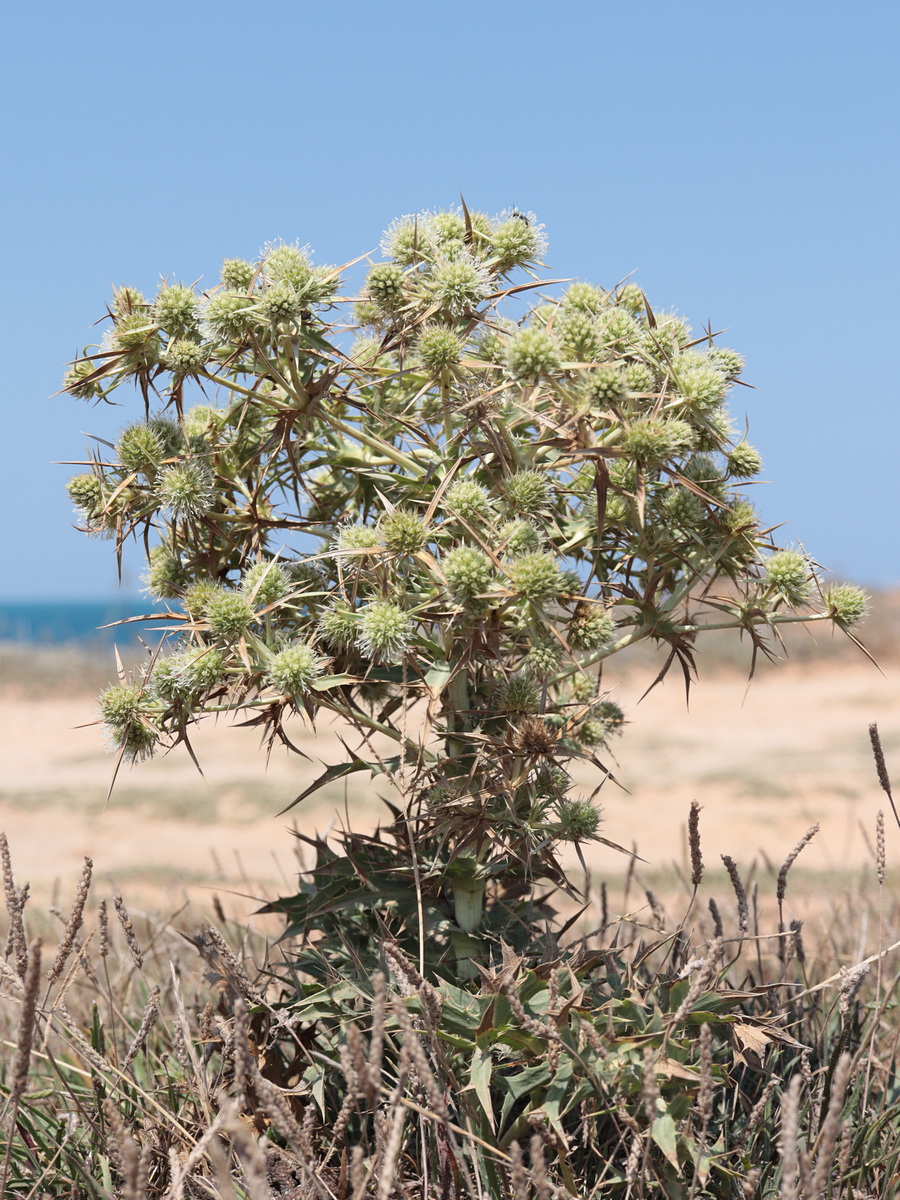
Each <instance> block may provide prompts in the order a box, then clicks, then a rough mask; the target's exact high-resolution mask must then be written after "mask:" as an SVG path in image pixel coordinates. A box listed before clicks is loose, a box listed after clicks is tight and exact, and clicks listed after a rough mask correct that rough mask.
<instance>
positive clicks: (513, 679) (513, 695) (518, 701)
mask: <svg viewBox="0 0 900 1200" xmlns="http://www.w3.org/2000/svg"><path fill="white" fill-rule="evenodd" d="M540 696H541V691H540V688H539V686H538V684H537V682H536V681H535V679H534V678H533V677H532V676H531V675H529V674H527V673H523V674H519V675H511V676H510V677H509V679H507V680H505V682H504V684H503V689H502V704H503V707H504V708H505V709H506V710H507V711H508V712H514V713H530V712H535V711H536V710H537V707H538V703H539V701H540Z"/></svg>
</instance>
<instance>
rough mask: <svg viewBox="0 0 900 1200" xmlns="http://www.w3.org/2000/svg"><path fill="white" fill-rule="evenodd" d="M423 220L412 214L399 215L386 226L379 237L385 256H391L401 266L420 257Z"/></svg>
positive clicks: (422, 241) (409, 264)
mask: <svg viewBox="0 0 900 1200" xmlns="http://www.w3.org/2000/svg"><path fill="white" fill-rule="evenodd" d="M425 223H426V222H425V221H423V220H421V219H420V218H419V217H417V216H415V215H412V216H406V217H400V219H399V220H397V221H394V222H393V223H392V224H391V225H389V226H388V228H387V230H386V232H385V235H384V237H383V238H382V239H381V249H382V250H383V251H384V255H385V257H386V258H393V259H394V260H395V261H396V262H398V263H400V264H401V266H404V267H408V266H411V265H412V264H413V263H414V262H417V261H419V260H420V259H421V258H422V249H423V244H424V240H425V238H424V228H425Z"/></svg>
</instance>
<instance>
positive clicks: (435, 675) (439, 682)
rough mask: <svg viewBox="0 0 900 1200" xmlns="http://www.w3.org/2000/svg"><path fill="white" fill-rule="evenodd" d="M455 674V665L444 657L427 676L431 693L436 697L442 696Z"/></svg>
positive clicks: (426, 679) (426, 680)
mask: <svg viewBox="0 0 900 1200" xmlns="http://www.w3.org/2000/svg"><path fill="white" fill-rule="evenodd" d="M452 675H453V667H452V666H451V665H450V663H448V662H445V661H444V660H443V659H441V660H439V661H438V662H436V663H435V664H434V666H433V667H432V668H431V670H430V671H429V672H428V673H427V674H426V676H425V682H426V684H427V685H428V687H429V688H430V689H431V694H432V695H433V696H434V697H435V698H436V697H438V696H440V694H441V693H442V692H443V690H444V688H445V687H446V686H447V684H448V683H449V682H450V678H451V676H452Z"/></svg>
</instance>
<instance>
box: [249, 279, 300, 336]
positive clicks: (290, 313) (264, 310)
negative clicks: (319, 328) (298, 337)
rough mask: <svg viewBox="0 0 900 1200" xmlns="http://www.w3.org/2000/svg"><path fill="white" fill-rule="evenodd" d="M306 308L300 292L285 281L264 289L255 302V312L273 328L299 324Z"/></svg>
mask: <svg viewBox="0 0 900 1200" xmlns="http://www.w3.org/2000/svg"><path fill="white" fill-rule="evenodd" d="M306 306H307V300H306V297H305V296H304V295H303V293H302V291H300V290H298V289H297V288H296V287H295V285H294V284H293V283H290V282H289V281H288V280H286V279H284V280H280V281H279V282H278V283H273V284H272V285H271V287H267V288H265V289H264V290H263V291H262V292H260V294H259V298H258V300H257V301H256V308H257V311H258V312H259V313H260V314H261V315H262V317H263V319H264V320H266V321H268V323H269V324H270V325H273V326H274V325H296V324H299V322H300V321H301V319H302V316H303V313H304V312H305V311H306Z"/></svg>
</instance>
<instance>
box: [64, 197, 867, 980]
mask: <svg viewBox="0 0 900 1200" xmlns="http://www.w3.org/2000/svg"><path fill="white" fill-rule="evenodd" d="M545 247H546V240H545V237H544V232H543V229H542V227H541V226H540V225H539V224H538V222H537V220H536V219H535V218H534V217H533V215H531V214H521V213H517V212H513V213H506V214H502V215H500V216H499V217H493V218H492V217H488V216H486V215H485V214H482V213H477V212H469V211H468V210H467V209H466V208H465V207H462V208H461V209H459V210H457V209H451V210H447V211H442V212H435V213H420V214H418V215H414V216H409V217H404V218H402V219H401V220H400V221H398V222H396V223H395V224H394V225H393V226H392V227H391V228H390V229H389V230H388V231H387V233H386V234H385V237H384V240H383V242H382V249H383V261H378V262H373V263H372V265H371V266H370V268H369V270H368V273H367V275H366V278H365V284H364V286H363V290H362V293H361V294H360V295H356V296H353V297H349V296H344V295H342V294H341V288H342V282H341V281H342V278H343V277H344V275H345V272H346V271H347V270H348V269H349V264H348V266H347V267H340V268H338V267H329V266H319V265H316V264H315V263H314V261H313V258H312V255H311V252H310V251H309V250H308V249H306V248H301V247H299V246H297V245H287V244H280V243H279V244H273V245H270V246H268V247H266V248H265V250H264V251H263V252H262V253H261V255H260V256H259V258H258V259H256V260H254V261H252V262H251V261H245V260H241V259H235V258H229V259H225V261H224V263H223V265H222V269H221V282H220V283H218V284H216V285H214V286H211V287H209V288H208V289H207V290H206V291H202V292H201V291H197V290H196V289H194V288H189V287H185V286H183V285H181V284H178V285H166V286H164V287H162V288H161V290H160V292H159V293H158V295H157V296H156V297H152V298H145V297H144V296H143V295H141V294H140V293H139V292H137V291H136V290H135V289H133V288H121V289H118V290H117V291H116V292H115V294H114V296H113V300H112V303H111V305H110V308H109V315H110V324H109V326H108V329H107V331H106V333H105V335H104V338H103V341H102V343H101V345H100V346H99V347H96V348H92V349H89V350H88V351H86V352H85V355H84V356H83V357H82V358H80V359H78V360H77V361H76V362H75V363H73V364H72V366H71V368H70V370H69V372H68V373H67V375H66V378H65V382H64V386H65V389H66V390H67V391H68V392H69V393H71V394H72V395H73V396H74V397H76V398H78V399H83V400H90V401H94V402H99V401H111V400H112V399H113V396H116V397H117V398H118V396H119V393H120V389H122V388H123V387H124V386H131V385H133V386H134V387H135V388H136V389H137V392H138V393H139V395H140V397H141V400H142V402H143V419H142V420H136V421H133V422H132V423H131V424H130V425H128V426H127V427H126V428H125V429H123V431H122V433H121V436H120V437H119V439H118V442H117V443H116V445H115V447H114V448H111V449H110V450H109V451H107V449H106V448H105V447H104V449H103V451H102V453H101V452H100V451H98V452H97V454H95V455H92V456H91V459H90V461H89V462H88V463H87V464H83V467H86V469H84V470H83V471H82V473H81V474H79V475H77V476H76V477H75V479H73V480H72V481H71V483H70V484H69V492H70V495H71V497H72V500H73V503H74V504H75V506H76V509H77V511H78V513H79V516H80V519H81V523H82V526H83V528H84V529H85V530H86V531H87V532H89V533H93V534H102V535H105V536H108V537H110V538H112V539H114V540H115V542H116V546H117V549H118V548H120V547H121V545H122V543H124V542H125V541H126V540H127V539H129V538H134V539H136V540H138V541H139V542H141V543H143V544H145V545H148V546H151V549H150V552H149V559H148V573H147V577H146V578H147V587H148V591H149V593H150V594H151V595H152V596H153V597H154V599H155V601H156V604H155V607H156V609H157V613H158V612H159V609H160V605H162V606H164V607H163V609H162V611H163V612H164V613H165V616H166V618H167V619H168V620H169V621H170V622H172V623H174V625H175V626H177V629H176V631H175V632H174V633H171V634H169V635H167V636H166V638H165V641H166V642H167V645H165V646H164V647H163V648H162V649H161V652H160V653H159V654H157V655H155V656H154V657H153V659H152V661H151V662H150V664H149V665H148V667H147V669H146V672H145V674H144V675H143V676H142V677H140V678H137V679H134V680H132V681H131V682H129V683H127V685H123V686H121V687H117V688H113V689H110V690H109V691H108V692H106V693H105V694H104V695H103V696H102V697H101V712H102V716H103V720H104V722H105V723H106V725H107V727H108V730H109V734H110V741H111V744H112V746H113V747H114V748H115V749H116V750H117V751H118V753H119V754H120V756H121V757H122V758H124V759H126V760H136V759H140V758H143V757H146V756H147V755H149V754H151V753H152V752H153V751H154V749H155V748H158V747H169V746H171V745H174V744H177V743H178V742H180V741H187V736H188V729H189V727H190V725H191V723H192V722H194V721H196V720H197V719H199V718H202V717H204V716H207V715H210V716H213V715H216V714H221V713H226V712H227V713H235V714H242V715H243V716H244V717H245V718H246V717H248V716H249V717H250V718H251V719H252V720H253V721H254V722H256V723H257V724H258V725H259V726H260V727H261V728H262V729H263V730H264V731H265V732H266V733H267V734H268V736H269V738H270V741H271V742H275V741H279V740H280V741H282V742H284V744H285V745H288V746H289V745H290V742H289V740H288V738H287V735H286V734H285V732H284V729H283V723H284V721H285V719H286V718H287V717H289V716H290V715H292V714H294V713H296V712H300V713H302V714H303V715H304V717H305V719H306V720H308V721H309V722H313V723H314V722H315V720H316V718H317V716H319V715H323V716H324V715H327V716H329V717H334V716H336V717H339V718H341V719H342V720H343V721H344V722H346V723H347V725H348V726H349V727H351V729H353V730H355V731H356V734H357V748H356V749H355V750H354V751H353V752H352V755H351V757H350V758H348V760H347V762H345V763H343V764H340V763H339V764H333V765H332V766H330V767H329V768H328V770H326V772H325V774H324V775H323V776H322V777H321V779H320V780H318V781H317V783H316V784H314V785H312V787H311V788H307V789H306V792H304V795H306V794H309V792H310V791H311V790H313V789H314V788H315V786H317V785H318V784H324V783H327V782H329V781H330V780H332V779H334V778H338V777H340V775H341V774H346V773H347V772H348V771H351V770H360V769H369V770H371V771H372V772H373V773H374V774H379V775H387V776H388V777H389V778H390V779H391V780H392V781H393V782H394V783H396V784H397V787H398V795H399V797H400V806H399V807H398V808H397V809H396V814H397V818H398V823H397V826H396V829H400V830H401V831H405V832H403V834H402V836H400V835H399V834H398V835H397V837H396V840H395V848H394V851H393V853H394V859H393V860H392V861H393V865H394V866H395V867H396V868H397V870H398V871H399V873H400V875H402V876H404V877H405V878H406V879H407V882H408V881H409V880H411V879H412V876H413V873H414V874H415V877H416V887H417V888H418V889H419V893H418V894H419V897H420V899H422V898H424V905H420V909H421V910H422V911H424V912H426V914H432V915H431V916H429V917H428V920H429V922H430V924H429V936H430V937H434V938H435V939H437V941H436V945H437V946H438V949H440V946H441V945H444V946H448V945H449V944H450V941H451V940H452V937H453V936H455V943H454V944H455V945H456V949H457V954H458V956H459V959H460V969H461V970H462V972H463V973H465V972H466V971H471V970H473V969H474V968H472V967H471V964H469V959H470V958H471V957H472V956H473V955H474V956H475V957H476V958H477V957H478V955H479V954H484V953H487V949H488V946H487V941H485V940H481V938H482V935H483V936H484V938H486V939H488V941H489V939H490V937H492V936H494V935H495V934H496V933H497V932H498V931H500V932H503V934H504V936H506V937H509V936H511V935H510V932H509V931H510V929H511V928H512V926H513V925H514V924H515V922H516V920H517V919H518V918H517V917H516V916H515V915H510V914H511V913H513V909H512V908H511V907H510V904H511V903H512V901H511V900H510V898H511V897H513V898H514V897H518V898H519V899H521V897H523V896H524V897H528V896H529V895H530V894H532V892H533V889H534V887H535V885H536V884H538V883H539V882H540V881H542V880H544V881H546V880H549V881H551V882H553V883H555V884H556V885H557V886H559V887H563V888H566V887H569V884H568V882H567V880H566V877H565V875H564V873H563V872H562V869H561V867H560V864H559V860H558V849H559V846H560V845H561V844H562V843H564V842H574V843H575V844H576V845H577V846H580V845H581V844H582V843H583V842H586V841H589V840H591V839H595V838H598V837H599V836H600V835H599V833H598V828H599V820H600V818H599V813H598V811H597V810H596V808H595V807H594V806H593V804H592V803H591V801H589V800H587V799H585V798H584V797H582V796H578V795H577V794H573V789H572V787H571V784H570V777H569V772H568V768H569V766H570V765H571V763H572V761H573V760H574V759H582V760H588V761H590V762H593V763H595V764H596V766H597V769H598V780H601V781H602V780H603V779H604V778H605V777H606V776H607V774H608V772H607V770H606V768H605V767H604V765H603V761H602V758H601V755H602V754H603V751H604V748H605V747H606V746H607V744H608V742H609V740H610V738H612V737H613V736H614V735H616V734H617V733H618V732H619V731H620V729H621V725H622V714H621V713H620V712H619V711H618V710H617V709H616V707H615V706H614V705H611V704H610V702H609V701H608V699H607V698H606V697H605V695H604V692H603V686H602V672H603V668H604V665H605V664H606V662H607V660H608V659H610V658H612V657H613V656H614V655H617V654H620V653H621V652H623V651H624V650H626V649H627V648H628V647H629V646H633V645H634V644H636V643H638V642H642V641H653V642H656V643H658V644H659V645H660V646H661V648H662V650H663V652H664V654H665V666H666V668H667V667H668V666H669V665H671V664H673V663H677V664H679V665H680V667H681V669H682V670H683V671H684V673H685V677H686V678H687V679H688V680H690V678H691V677H692V674H693V671H694V661H695V660H694V656H695V648H696V643H697V642H698V640H699V639H700V638H701V636H702V635H703V634H704V633H705V632H706V631H708V630H713V629H715V630H720V629H725V628H730V629H734V630H736V631H738V632H740V633H741V634H743V635H746V636H747V637H748V638H749V640H750V644H751V647H752V652H753V655H754V656H755V655H756V653H757V652H758V651H759V650H760V649H762V650H766V649H767V648H768V642H767V639H770V638H771V636H772V635H776V636H777V632H778V628H779V626H781V625H783V624H785V623H787V622H797V621H808V622H821V621H826V622H834V623H836V624H837V625H838V626H839V627H840V628H842V629H844V630H852V628H853V627H854V626H855V624H856V623H857V622H858V621H859V620H860V619H861V618H862V616H863V615H864V613H865V596H864V594H863V593H862V592H861V591H860V590H859V589H857V588H854V587H852V586H851V585H847V584H843V585H840V586H837V587H831V588H830V589H827V590H826V589H824V588H823V586H822V584H821V583H820V581H819V576H818V573H817V569H816V567H815V564H814V563H813V562H812V561H811V560H810V559H809V558H808V557H807V556H806V555H805V553H804V552H802V551H800V550H797V549H793V548H790V547H783V548H780V547H778V546H776V545H775V544H774V543H773V542H772V540H771V536H770V531H769V530H767V529H765V528H763V525H762V522H761V520H760V518H759V517H758V515H757V513H756V511H755V509H754V507H753V505H752V503H751V502H750V501H749V500H748V499H747V498H746V496H745V495H744V493H743V492H742V490H741V486H742V484H744V483H745V482H746V481H747V480H750V479H753V478H754V477H756V476H758V474H759V472H760V470H761V466H762V460H761V457H760V455H759V453H758V451H757V450H756V449H755V448H754V447H753V446H751V445H750V444H749V443H748V442H747V441H746V439H745V438H744V437H743V436H741V437H736V436H735V434H734V433H733V427H732V423H731V421H730V419H729V416H728V410H727V403H728V393H729V390H730V388H731V387H732V385H733V383H734V382H735V380H736V379H738V378H739V377H740V374H741V372H742V370H743V358H742V357H741V355H740V354H738V353H737V352H736V351H733V350H731V349H729V348H727V347H724V346H720V345H719V344H718V343H717V342H716V340H715V337H714V336H712V335H711V334H708V333H702V334H699V335H695V334H694V333H693V332H692V330H691V328H690V326H689V325H688V323H687V322H686V320H685V319H684V318H682V317H681V316H680V315H678V314H674V313H669V314H665V313H662V312H657V311H655V310H654V309H653V308H652V307H651V305H650V303H649V302H648V300H647V299H646V298H645V297H644V294H643V292H642V291H641V290H640V288H639V287H638V286H637V285H635V284H628V285H627V286H625V287H623V288H620V289H619V290H618V291H612V292H608V291H605V290H603V289H601V288H597V287H593V286H591V285H589V284H587V283H582V282H575V283H571V284H569V285H568V286H565V285H563V284H561V283H560V282H559V281H551V280H544V279H543V278H542V277H541V276H540V274H539V270H540V260H541V258H542V255H543V254H544V251H545ZM529 296H531V297H534V298H535V300H536V303H534V304H533V305H531V306H529V305H528V303H527V298H528V297H529ZM523 297H524V298H525V300H526V303H525V305H523ZM354 336H355V338H356V340H355V341H354V340H353V338H354ZM373 739H376V740H375V741H373ZM376 745H377V746H378V747H379V748H378V749H374V750H373V751H372V752H371V753H369V752H368V750H367V748H368V747H369V746H373V747H375V746H376ZM385 745H393V747H394V749H393V751H392V752H391V753H388V754H385V752H384V746H385ZM383 851H384V846H383V845H382V846H381V848H380V850H379V853H382V852H383ZM404 873H405V875H404ZM504 897H505V900H504V903H503V904H501V903H500V900H501V899H504ZM386 903H387V902H386ZM434 914H437V916H435V915H434ZM392 920H393V921H394V923H395V925H396V926H401V925H404V923H406V924H413V923H415V920H416V915H415V906H413V911H412V913H411V914H410V913H406V912H399V911H397V912H395V914H394V916H393V918H392ZM492 920H493V922H494V923H493V925H492V924H491V921H492ZM504 922H505V923H506V924H505V925H504ZM421 933H422V931H421V930H420V936H421ZM398 936H399V933H398ZM441 939H443V941H442V940H441ZM467 964H468V965H467Z"/></svg>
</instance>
